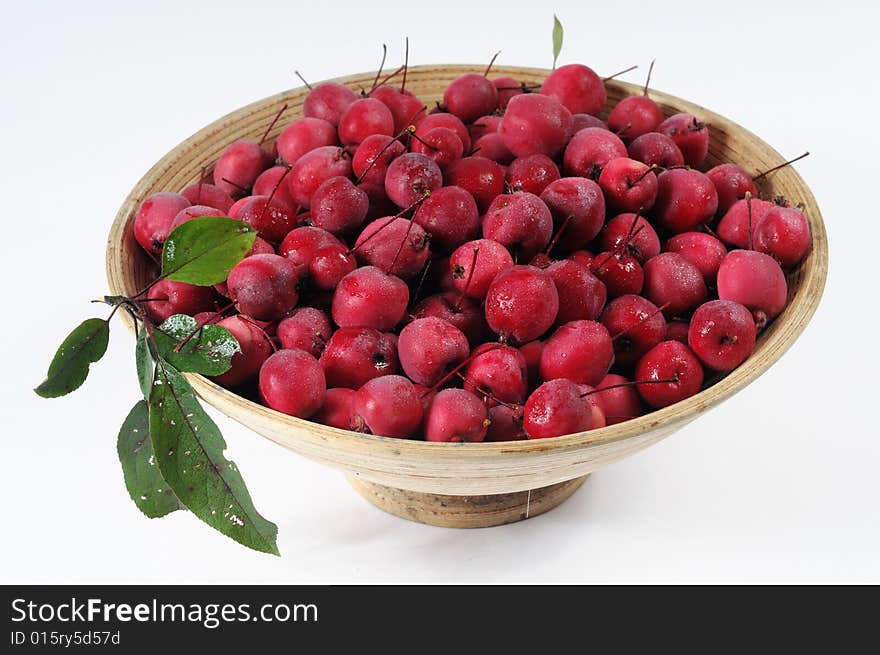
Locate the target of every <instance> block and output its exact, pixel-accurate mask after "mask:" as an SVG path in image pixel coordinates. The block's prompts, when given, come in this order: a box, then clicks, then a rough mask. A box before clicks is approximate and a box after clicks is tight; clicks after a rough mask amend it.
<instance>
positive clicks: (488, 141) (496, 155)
mask: <svg viewBox="0 0 880 655" xmlns="http://www.w3.org/2000/svg"><path fill="white" fill-rule="evenodd" d="M475 153H479V155H480V157H485V158H486V159H491V160H492V161H497V162H498V163H499V164H503V165H505V166H506V165H507V164H509V163H510V162H512V161H513V160H514V159H516V155H514V154H513V153H512V152H510V149H509V148H508V147H507V144H506V143H504V137H503V136H501V135H500V134H499V133H498V132H495V133H493V134H486V135H484V136H481V137H480V138H479V139H477V140H476V142H475V143H474V150H473V153H472V154H475Z"/></svg>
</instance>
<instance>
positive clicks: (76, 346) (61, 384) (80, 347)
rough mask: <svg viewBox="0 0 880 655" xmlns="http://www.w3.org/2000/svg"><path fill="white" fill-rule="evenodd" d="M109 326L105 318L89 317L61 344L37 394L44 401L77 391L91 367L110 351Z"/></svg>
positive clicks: (37, 389)
mask: <svg viewBox="0 0 880 655" xmlns="http://www.w3.org/2000/svg"><path fill="white" fill-rule="evenodd" d="M109 340H110V324H109V323H108V322H107V321H105V320H104V319H102V318H90V319H87V320H85V321H83V322H82V323H80V324H79V326H78V327H77V328H76V329H75V330H74V331H73V332H71V333H70V334H69V335H67V338H66V339H65V340H64V341H63V342H62V344H61V346H60V347H59V348H58V351H57V352H56V353H55V357H54V358H53V359H52V363H51V364H49V373H48V374H47V375H46V379H45V380H44V381H43V383H42V384H40V386H38V387H37V388H36V389H34V391H36V392H37V394H38V395H40V396H42V397H43V398H58V397H59V396H64V395H67V394H69V393H70V392H71V391H74V390H75V389H78V388H79V387H80V386H82V383H83V382H85V381H86V378H87V377H88V375H89V365H90V364H93V363H94V362H97V361H98V360H99V359H101V357H103V356H104V353H105V352H107V343H108V341H109Z"/></svg>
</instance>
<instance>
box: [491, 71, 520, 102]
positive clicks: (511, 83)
mask: <svg viewBox="0 0 880 655" xmlns="http://www.w3.org/2000/svg"><path fill="white" fill-rule="evenodd" d="M492 84H494V85H495V88H496V89H497V90H498V104H497V106H496V108H497V109H500V110H502V111H503V110H505V109H507V105H508V104H509V103H510V99H511V98H513V97H514V96H518V95H522V94H523V93H524V91H523V88H522V84H520V83H519V80H516V79H514V78H512V77H508V76H506V75H504V76H502V77H496V78H495V79H493V80H492Z"/></svg>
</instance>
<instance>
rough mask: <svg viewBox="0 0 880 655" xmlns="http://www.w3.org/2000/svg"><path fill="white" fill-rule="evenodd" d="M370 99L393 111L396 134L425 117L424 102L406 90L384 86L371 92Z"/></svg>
mask: <svg viewBox="0 0 880 655" xmlns="http://www.w3.org/2000/svg"><path fill="white" fill-rule="evenodd" d="M370 97H371V98H375V99H376V100H378V101H379V102H381V103H382V104H383V105H385V106H386V107H388V109H389V111H391V116H392V117H394V134H400V133H401V132H403V131H404V130H405V129H406V128H407V127H409V126H410V125H412V124H414V123H415V124H418V123H419V121H420V120H421V118H422V117H423V116H424V115H425V106H424V105H423V104H422V101H421V100H419V99H418V98H417V97H416V96H414V95H413V94H412V93H410V92H409V91H407V90H406V89H403V90H401V89H398V88H397V87H395V86H390V85H388V84H383V85H382V86H378V87H376V88H375V89H373V90H372V91H370Z"/></svg>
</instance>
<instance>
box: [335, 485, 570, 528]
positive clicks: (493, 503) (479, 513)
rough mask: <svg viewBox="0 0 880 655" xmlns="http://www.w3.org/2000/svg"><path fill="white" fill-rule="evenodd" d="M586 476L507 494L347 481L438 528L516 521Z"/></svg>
mask: <svg viewBox="0 0 880 655" xmlns="http://www.w3.org/2000/svg"><path fill="white" fill-rule="evenodd" d="M586 479H587V477H586V476H584V477H581V478H574V479H573V480H566V481H565V482H560V483H559V484H551V485H550V486H549V487H540V488H539V489H531V490H530V491H515V492H513V493H509V494H489V495H480V496H451V495H444V494H431V493H424V492H420V491H410V490H409V489H397V488H395V487H386V486H385V485H382V484H376V483H374V482H366V481H365V480H361V479H360V478H358V477H357V476H354V475H352V476H349V478H348V481H349V482H350V483H351V486H353V487H354V488H355V489H356V490H357V492H358V493H359V494H360V495H361V496H363V497H364V498H365V499H366V500H368V501H369V502H371V503H372V504H373V505H375V506H376V507H378V508H379V509H381V510H384V511H386V512H388V513H389V514H394V516H399V517H400V518H402V519H407V520H409V521H416V522H418V523H427V524H428V525H436V526H438V527H441V528H491V527H494V526H496V525H506V524H508V523H516V522H517V521H524V520H526V519H529V518H532V517H533V516H538V515H540V514H543V513H544V512H549V511H550V510H551V509H553V508H554V507H556V506H558V505H560V504H561V503H563V502H564V501H566V500H568V498H569V497H571V495H572V494H573V493H574V492H575V491H577V490H578V489H580V488H581V485H582V484H583V483H584V481H585V480H586Z"/></svg>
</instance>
